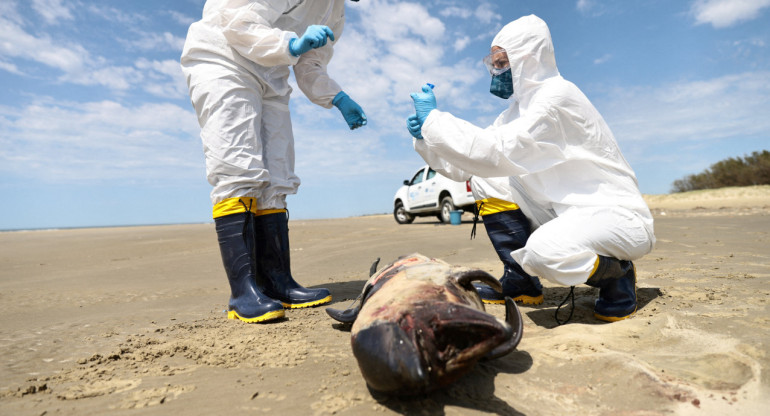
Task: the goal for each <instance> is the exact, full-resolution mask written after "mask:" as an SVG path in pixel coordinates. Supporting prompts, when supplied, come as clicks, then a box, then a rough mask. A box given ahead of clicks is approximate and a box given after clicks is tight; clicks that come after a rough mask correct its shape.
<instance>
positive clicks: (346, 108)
mask: <svg viewBox="0 0 770 416" xmlns="http://www.w3.org/2000/svg"><path fill="white" fill-rule="evenodd" d="M332 104H333V105H334V106H335V107H337V108H338V109H339V110H340V113H342V117H345V121H346V122H347V123H348V127H350V130H354V129H357V128H359V127H361V126H365V125H366V114H364V110H363V109H362V108H361V106H360V105H358V104H357V103H356V102H355V101H353V99H351V98H350V97H348V95H347V94H345V92H344V91H340V92H339V93H337V95H336V96H334V99H333V100H332Z"/></svg>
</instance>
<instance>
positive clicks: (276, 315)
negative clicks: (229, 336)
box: [227, 309, 286, 323]
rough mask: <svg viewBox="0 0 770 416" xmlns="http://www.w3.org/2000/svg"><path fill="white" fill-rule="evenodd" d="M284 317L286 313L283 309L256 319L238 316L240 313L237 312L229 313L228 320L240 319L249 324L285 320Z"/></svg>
mask: <svg viewBox="0 0 770 416" xmlns="http://www.w3.org/2000/svg"><path fill="white" fill-rule="evenodd" d="M284 316H286V313H285V312H284V311H283V309H281V310H278V311H271V312H268V313H266V314H264V315H260V316H257V317H254V318H244V317H242V316H241V315H238V312H236V311H227V319H240V320H241V321H243V322H248V323H255V322H265V321H271V320H273V319H279V318H283V317H284Z"/></svg>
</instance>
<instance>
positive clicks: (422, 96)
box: [411, 84, 436, 128]
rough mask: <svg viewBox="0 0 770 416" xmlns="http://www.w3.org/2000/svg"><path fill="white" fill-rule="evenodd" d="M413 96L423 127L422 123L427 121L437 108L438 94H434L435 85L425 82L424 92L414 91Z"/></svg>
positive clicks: (415, 108)
mask: <svg viewBox="0 0 770 416" xmlns="http://www.w3.org/2000/svg"><path fill="white" fill-rule="evenodd" d="M411 97H412V100H413V101H414V110H415V111H416V112H417V118H418V119H419V120H420V127H421V128H422V123H425V119H426V118H428V114H429V113H430V112H431V111H432V110H435V109H436V96H435V95H433V87H432V86H431V85H430V84H425V85H423V86H422V92H413V93H412V94H411Z"/></svg>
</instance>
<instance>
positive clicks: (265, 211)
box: [254, 208, 286, 217]
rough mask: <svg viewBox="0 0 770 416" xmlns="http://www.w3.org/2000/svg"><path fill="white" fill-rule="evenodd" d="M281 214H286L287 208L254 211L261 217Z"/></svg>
mask: <svg viewBox="0 0 770 416" xmlns="http://www.w3.org/2000/svg"><path fill="white" fill-rule="evenodd" d="M279 212H284V213H285V212H286V208H282V209H258V210H256V211H254V215H256V216H258V217H259V216H261V215H270V214H278V213H279Z"/></svg>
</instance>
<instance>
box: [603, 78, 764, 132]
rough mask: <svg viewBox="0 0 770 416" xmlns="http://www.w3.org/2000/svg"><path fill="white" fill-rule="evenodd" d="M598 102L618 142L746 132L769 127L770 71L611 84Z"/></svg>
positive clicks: (758, 130) (762, 130)
mask: <svg viewBox="0 0 770 416" xmlns="http://www.w3.org/2000/svg"><path fill="white" fill-rule="evenodd" d="M600 102H601V107H603V108H605V110H604V111H603V113H604V115H605V118H606V119H607V121H608V123H609V124H610V126H611V127H612V129H613V132H614V133H615V136H616V137H617V138H618V140H619V141H629V142H646V143H648V144H650V145H653V144H661V143H666V142H672V141H700V140H718V139H727V138H733V137H738V138H742V137H750V136H755V135H758V134H766V132H767V131H770V72H747V73H742V74H734V75H727V76H723V77H719V78H714V79H710V80H705V81H693V82H686V83H681V84H678V85H664V86H660V87H657V88H636V89H616V90H613V91H609V92H608V93H607V95H606V98H604V99H600V100H597V103H600Z"/></svg>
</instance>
